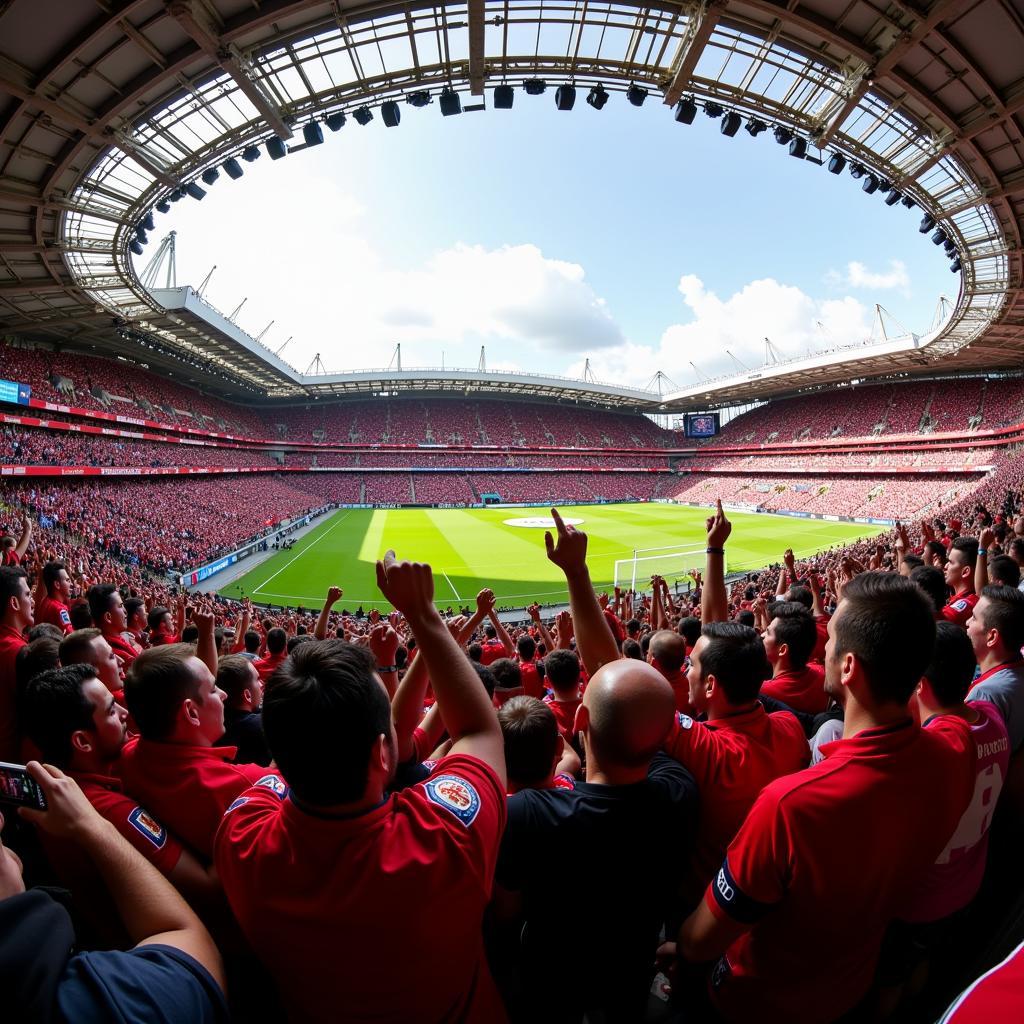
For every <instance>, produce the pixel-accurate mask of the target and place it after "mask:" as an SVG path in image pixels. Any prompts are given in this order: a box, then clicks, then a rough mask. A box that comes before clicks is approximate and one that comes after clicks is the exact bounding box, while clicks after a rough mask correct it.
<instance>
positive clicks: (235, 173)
mask: <svg viewBox="0 0 1024 1024" xmlns="http://www.w3.org/2000/svg"><path fill="white" fill-rule="evenodd" d="M221 167H223V168H224V173H225V174H226V175H227V176H228V177H229V178H230V179H231V180H232V181H238V179H239V178H240V177H241V176H242V175H243V174H244V173H245V172H244V171H243V170H242V165H241V164H240V163H239V162H238V161H237V160H236V159H235V158H234V157H231V158H230V159H228V160H225V161H224V163H222V164H221Z"/></svg>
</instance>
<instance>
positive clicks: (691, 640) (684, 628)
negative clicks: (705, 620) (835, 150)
mask: <svg viewBox="0 0 1024 1024" xmlns="http://www.w3.org/2000/svg"><path fill="white" fill-rule="evenodd" d="M700 630H701V623H700V619H698V618H697V617H696V616H695V615H687V616H686V618H684V619H680V620H679V626H678V628H677V631H678V633H679V635H680V636H681V637H682V638H683V639H684V640H685V641H686V646H687V647H693V646H694V644H696V643H697V641H698V640H699V639H700Z"/></svg>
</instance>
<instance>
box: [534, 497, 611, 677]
mask: <svg viewBox="0 0 1024 1024" xmlns="http://www.w3.org/2000/svg"><path fill="white" fill-rule="evenodd" d="M551 518H552V519H554V521H555V528H556V531H557V537H558V539H557V541H556V540H555V539H554V538H553V537H552V536H551V534H550V532H548V533H545V534H544V546H545V548H546V550H547V555H548V558H549V559H550V560H551V561H552V562H554V563H555V565H557V566H558V567H559V568H560V569H561V570H562V572H564V573H565V580H566V583H567V584H568V586H569V610H570V612H571V613H572V625H573V630H574V631H575V633H576V646H577V648H578V650H579V655H580V659H581V660H582V661H583V665H584V667H585V668H586V670H587V675H590V676H592V675H593V674H594V673H595V672H596V671H597V670H598V669H599V668H600V667H601V666H602V665H606V664H607V663H608V662H609V661H617V660H618V658H619V657H621V655H620V654H619V645H618V644H617V643H616V642H615V637H614V636H612V631H611V627H610V626H609V625H608V620H607V619H606V618H605V617H604V612H602V611H601V606H600V605H599V604H598V603H597V596H596V595H595V594H594V588H593V586H592V585H591V582H590V570H589V569H588V568H587V535H586V534H585V533H583V532H582V531H580V530H577V529H576V528H575V527H574V526H566V524H565V523H564V522H563V521H562V517H561V516H560V515H559V514H558V509H556V508H553V509H552V510H551ZM559 643H561V632H559Z"/></svg>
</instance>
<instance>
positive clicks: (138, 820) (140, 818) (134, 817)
mask: <svg viewBox="0 0 1024 1024" xmlns="http://www.w3.org/2000/svg"><path fill="white" fill-rule="evenodd" d="M128 824H129V825H131V826H132V828H134V829H135V831H136V832H138V833H139V834H140V835H142V836H144V837H145V838H146V839H148V840H149V841H150V842H151V843H152V844H153V846H155V847H156V849H158V850H162V849H163V848H164V846H165V845H166V844H167V829H165V828H164V827H163V825H161V824H160V822H159V821H157V820H156V818H154V817H153V816H152V815H151V814H150V813H149V812H148V811H146V810H143V808H141V807H136V808H135V810H134V811H132V813H131V814H129V815H128Z"/></svg>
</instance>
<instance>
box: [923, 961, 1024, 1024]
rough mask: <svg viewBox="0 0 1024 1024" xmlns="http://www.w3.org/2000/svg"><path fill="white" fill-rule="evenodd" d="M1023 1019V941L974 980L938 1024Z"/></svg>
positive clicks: (964, 1023) (991, 1023) (979, 1023)
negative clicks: (1000, 961) (998, 962)
mask: <svg viewBox="0 0 1024 1024" xmlns="http://www.w3.org/2000/svg"><path fill="white" fill-rule="evenodd" d="M1011 1020H1024V942H1022V943H1021V944H1020V945H1019V946H1018V947H1017V948H1016V949H1015V950H1014V951H1013V952H1012V953H1011V954H1010V955H1009V956H1008V957H1007V958H1006V959H1005V960H1004V961H1003V962H1002V963H1000V964H996V966H995V967H993V968H992V969H991V970H990V971H986V972H985V973H984V974H983V975H982V976H981V977H980V978H978V980H977V981H975V982H974V983H973V984H972V985H971V986H970V987H969V988H968V989H967V990H966V991H965V992H964V993H963V994H962V995H961V996H960V997H959V998H958V999H957V1000H956V1001H955V1002H954V1003H953V1005H952V1006H951V1007H950V1008H949V1009H948V1010H947V1011H946V1013H945V1016H944V1017H943V1018H942V1020H941V1021H939V1024H993V1022H995V1021H1011Z"/></svg>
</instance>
